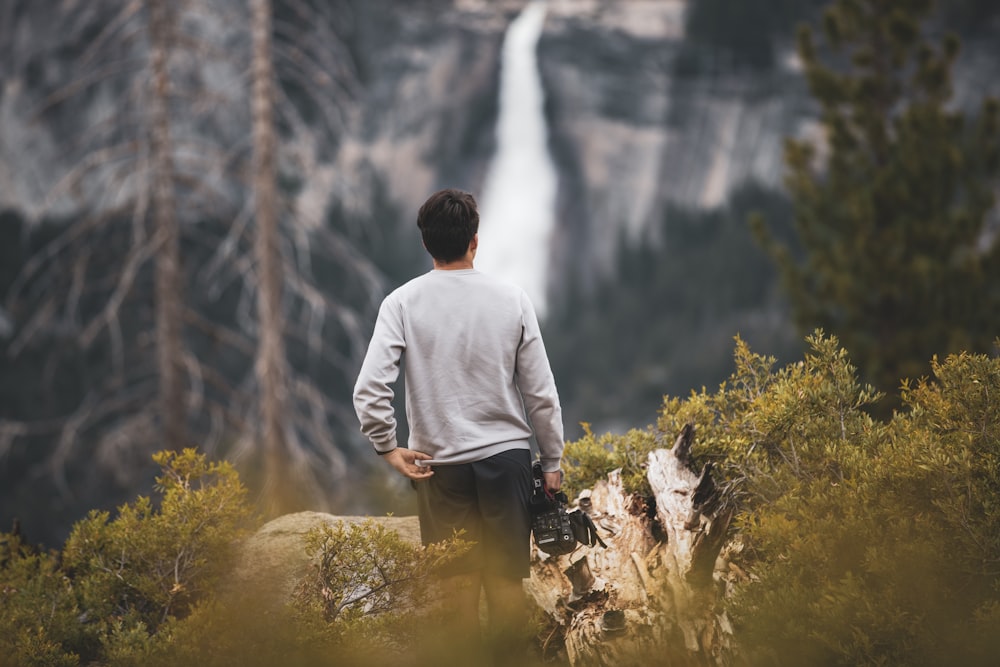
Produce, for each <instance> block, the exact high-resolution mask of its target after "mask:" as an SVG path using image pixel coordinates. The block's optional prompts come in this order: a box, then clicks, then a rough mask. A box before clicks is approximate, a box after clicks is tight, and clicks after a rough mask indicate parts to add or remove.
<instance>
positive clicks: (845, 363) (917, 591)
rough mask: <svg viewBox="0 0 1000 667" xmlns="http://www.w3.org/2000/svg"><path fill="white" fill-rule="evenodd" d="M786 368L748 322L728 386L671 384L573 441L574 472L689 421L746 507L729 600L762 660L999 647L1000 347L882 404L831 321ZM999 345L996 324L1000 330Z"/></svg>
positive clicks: (658, 440) (832, 660) (747, 646)
mask: <svg viewBox="0 0 1000 667" xmlns="http://www.w3.org/2000/svg"><path fill="white" fill-rule="evenodd" d="M807 342H808V344H809V347H810V350H809V352H808V353H807V354H806V355H805V358H804V359H803V360H802V361H800V362H797V363H794V364H790V365H788V366H786V367H784V368H779V369H776V368H774V359H771V358H767V357H763V356H760V355H757V354H754V353H752V352H751V351H750V350H749V348H748V347H747V346H746V345H745V344H744V343H743V342H742V341H740V340H739V339H737V343H736V353H735V370H734V372H733V374H732V375H731V376H730V378H729V379H728V380H727V381H726V382H724V383H723V384H722V385H721V386H720V387H719V388H718V390H716V391H714V392H708V391H706V390H702V391H701V392H694V393H692V394H691V395H690V396H689V397H688V398H686V399H677V398H668V399H666V400H665V401H664V404H663V408H662V410H661V412H660V415H659V418H658V420H657V424H656V426H655V427H654V428H652V429H650V430H648V431H645V432H632V433H630V434H626V435H624V436H615V435H604V436H601V437H595V436H594V435H593V434H592V433H591V432H590V431H589V430H588V431H587V432H586V435H585V437H584V438H583V439H581V440H579V441H577V442H575V443H570V444H569V445H568V446H567V450H566V451H567V458H568V465H567V466H566V469H567V485H568V486H571V487H572V488H575V489H578V488H582V487H583V486H587V485H591V484H592V483H593V482H594V481H595V480H596V479H599V478H600V477H602V476H603V475H605V474H606V473H607V472H608V471H609V470H611V469H614V468H622V470H623V476H626V477H630V478H631V479H632V480H633V481H632V482H631V483H630V484H629V485H628V488H629V490H631V491H633V492H639V493H646V491H645V490H644V489H643V487H642V484H641V481H640V479H639V475H640V474H641V473H642V462H643V457H644V456H645V454H646V452H648V450H649V449H650V448H652V447H670V446H671V445H672V444H673V438H674V437H676V435H677V434H678V433H679V432H680V430H681V428H682V427H683V426H684V425H685V424H687V423H692V424H694V425H695V427H696V437H695V443H694V447H693V449H692V455H693V458H694V465H695V467H696V468H700V466H701V465H703V464H704V463H706V462H708V461H714V462H715V463H716V468H715V469H716V471H717V474H718V476H719V478H718V480H717V481H718V488H719V489H720V490H721V492H722V494H723V498H722V501H723V503H726V504H728V505H729V506H730V507H731V508H733V509H735V510H736V516H735V521H734V522H733V524H732V530H733V531H735V532H737V533H738V537H739V543H740V545H741V547H742V548H741V549H740V550H739V552H738V553H735V554H732V557H733V558H734V559H737V562H738V563H739V565H741V567H742V568H743V569H744V570H745V571H747V572H748V573H749V575H750V577H749V579H748V580H746V581H743V582H741V583H739V584H736V585H734V587H733V588H732V589H730V591H729V595H728V598H727V601H726V604H727V609H728V611H729V613H730V615H731V617H732V619H733V621H734V627H735V632H736V634H735V640H736V642H737V644H738V646H739V651H740V652H741V654H742V655H741V659H745V660H747V661H749V662H750V664H761V665H805V664H808V665H825V664H830V665H833V664H837V665H878V664H885V665H895V664H906V665H943V664H973V665H978V664H991V662H992V661H994V660H995V656H996V655H998V654H1000V635H998V633H997V628H998V627H1000V624H998V621H1000V359H997V358H995V357H988V356H986V355H972V354H959V355H953V356H950V357H948V358H947V359H946V360H945V361H944V362H939V361H938V360H934V362H933V363H932V369H933V373H934V376H933V378H931V379H924V380H922V381H919V382H917V383H912V384H911V383H904V385H903V388H902V399H903V404H904V406H905V407H904V409H903V410H901V411H899V412H897V413H896V414H894V415H893V416H892V417H891V418H890V419H888V420H886V421H881V420H876V419H873V418H872V417H871V415H870V414H869V409H871V407H872V406H873V405H874V404H875V403H876V402H877V401H878V400H879V398H880V396H879V394H878V393H877V392H875V391H874V390H873V389H872V388H871V387H870V386H865V385H862V384H861V383H859V382H858V380H857V372H856V369H855V368H854V366H853V365H852V364H851V363H850V361H849V359H848V357H847V354H846V352H845V351H844V350H843V349H841V348H840V346H839V343H838V341H837V339H836V338H833V337H828V336H824V335H823V334H822V332H817V333H816V334H814V335H813V336H810V337H809V338H808V339H807ZM998 346H1000V341H998Z"/></svg>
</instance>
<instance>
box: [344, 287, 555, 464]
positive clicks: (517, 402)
mask: <svg viewBox="0 0 1000 667" xmlns="http://www.w3.org/2000/svg"><path fill="white" fill-rule="evenodd" d="M379 350H384V351H386V352H384V353H382V354H379V353H378V351H379ZM404 351H405V357H404V359H405V373H406V403H407V421H408V423H409V427H410V443H409V446H410V448H411V449H414V450H417V451H421V452H425V453H427V454H430V455H431V456H432V457H433V458H434V459H438V460H443V461H447V462H449V463H459V462H465V461H473V460H481V459H483V458H487V457H489V456H492V455H493V454H495V453H497V452H500V451H504V450H505V449H510V448H512V447H517V448H526V447H527V442H528V438H530V437H531V435H532V426H534V428H535V432H536V435H537V436H538V440H539V445H540V447H541V448H542V452H543V458H546V457H545V454H546V453H548V452H549V451H552V450H553V449H554V448H555V447H559V448H561V446H562V421H561V414H560V412H559V404H558V397H557V395H556V390H555V385H554V382H553V380H552V374H551V371H550V369H549V365H548V361H547V359H546V356H545V350H544V346H543V345H542V340H541V335H540V332H539V329H538V322H537V319H536V317H535V314H534V310H533V309H532V307H531V304H530V302H529V301H528V299H527V297H526V296H525V294H524V292H523V290H521V289H520V288H519V287H516V286H514V285H511V284H508V283H505V282H502V281H499V280H496V279H494V278H492V277H490V276H488V275H485V274H483V273H480V272H478V271H476V270H474V269H466V270H450V271H440V270H435V271H431V272H429V273H426V274H424V275H422V276H419V277H418V278H415V279H413V280H411V281H410V282H409V283H407V284H405V285H403V286H402V287H400V288H399V289H397V290H396V291H394V292H393V293H392V294H390V295H389V296H388V297H386V299H385V301H384V302H383V304H382V308H381V309H380V312H379V318H378V322H377V323H376V328H375V334H374V335H373V339H372V345H371V347H370V350H369V355H368V357H367V358H366V360H365V365H364V367H363V368H362V372H361V375H360V376H359V379H358V385H357V386H356V388H355V400H356V402H357V401H360V402H361V403H360V405H362V406H364V407H365V408H366V409H364V410H360V411H359V414H371V413H372V412H373V410H372V408H373V407H374V406H375V405H377V404H378V403H382V404H384V403H385V398H386V396H385V393H384V389H383V387H384V386H385V385H387V384H390V383H391V382H392V381H394V380H395V379H396V377H395V373H397V372H398V367H393V361H394V359H398V356H399V353H401V352H404ZM390 397H391V395H390ZM522 398H523V404H522ZM525 409H527V411H528V415H529V416H530V417H531V421H530V423H529V421H528V420H527V419H526V418H525ZM375 412H378V411H377V410H375ZM386 417H387V416H386V415H384V414H377V415H376V416H375V418H373V419H369V420H368V423H366V421H365V420H364V419H363V420H362V430H363V431H364V432H365V433H366V434H367V435H369V437H370V438H372V441H373V442H375V443H376V448H377V449H381V447H379V445H380V444H382V442H384V446H385V448H386V449H388V448H390V447H391V446H394V444H393V445H390V443H389V442H388V441H384V440H382V441H380V436H382V437H383V438H385V437H387V436H389V435H390V433H389V432H390V431H391V432H392V438H393V443H394V437H395V436H394V433H395V422H394V421H392V422H391V423H389V421H388V419H391V414H390V415H388V419H386ZM550 443H551V444H550Z"/></svg>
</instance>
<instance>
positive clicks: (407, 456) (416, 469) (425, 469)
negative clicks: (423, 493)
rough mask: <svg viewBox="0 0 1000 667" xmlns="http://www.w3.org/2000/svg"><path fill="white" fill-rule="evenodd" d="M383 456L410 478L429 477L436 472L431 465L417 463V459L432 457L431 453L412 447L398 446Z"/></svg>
mask: <svg viewBox="0 0 1000 667" xmlns="http://www.w3.org/2000/svg"><path fill="white" fill-rule="evenodd" d="M382 458H384V459H385V460H386V461H388V462H389V465H391V466H392V467H393V468H395V469H396V470H398V471H399V472H401V473H402V474H403V475H405V476H406V477H409V478H410V479H427V478H428V477H430V476H431V475H433V474H434V471H433V470H431V467H430V466H418V465H417V463H416V462H417V460H425V459H429V458H431V455H430V454H424V453H423V452H415V451H413V450H412V449H406V448H405V447H397V448H396V449H394V450H392V451H391V452H389V453H388V454H386V455H385V456H383V457H382Z"/></svg>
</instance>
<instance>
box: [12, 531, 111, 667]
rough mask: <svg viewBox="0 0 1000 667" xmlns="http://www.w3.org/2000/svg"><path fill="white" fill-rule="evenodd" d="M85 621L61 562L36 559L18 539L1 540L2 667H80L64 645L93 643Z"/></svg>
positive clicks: (45, 556)
mask: <svg viewBox="0 0 1000 667" xmlns="http://www.w3.org/2000/svg"><path fill="white" fill-rule="evenodd" d="M79 615H80V608H79V606H78V605H77V603H76V597H75V595H74V593H73V587H72V585H71V583H70V581H69V579H68V578H67V577H66V575H65V574H63V573H62V572H61V571H60V569H59V565H58V559H57V557H56V556H55V555H54V554H51V553H36V552H35V551H34V550H32V549H30V548H29V547H27V546H25V545H24V544H22V543H21V541H20V539H19V538H18V537H16V536H14V535H0V665H7V664H11V665H32V666H38V667H43V666H44V667H63V666H70V665H76V664H77V662H78V660H79V657H78V656H77V655H76V654H74V653H73V652H72V651H70V650H67V649H66V648H64V647H63V645H62V643H63V642H64V641H65V642H66V643H67V644H70V645H75V646H81V645H86V644H88V643H91V642H92V639H91V638H90V637H88V636H87V634H88V633H87V631H86V629H85V628H84V627H83V626H81V624H80V623H79V622H78V620H77V618H78V617H79Z"/></svg>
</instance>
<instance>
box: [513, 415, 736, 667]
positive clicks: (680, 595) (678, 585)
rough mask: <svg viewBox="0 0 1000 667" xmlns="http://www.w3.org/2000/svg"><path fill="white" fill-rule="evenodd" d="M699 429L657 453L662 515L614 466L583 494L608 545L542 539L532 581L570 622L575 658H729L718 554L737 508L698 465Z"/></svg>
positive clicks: (553, 613)
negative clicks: (731, 509)
mask: <svg viewBox="0 0 1000 667" xmlns="http://www.w3.org/2000/svg"><path fill="white" fill-rule="evenodd" d="M693 434H694V429H693V428H692V427H690V426H688V427H685V429H684V431H683V432H682V433H681V434H680V436H679V437H678V439H677V442H676V444H675V445H674V447H673V448H672V449H659V450H656V451H654V452H652V453H651V454H650V455H649V458H648V461H647V466H648V468H647V479H648V480H649V483H650V486H651V487H652V489H653V494H654V495H653V498H652V500H651V502H653V503H655V518H654V517H653V516H652V513H651V511H650V510H651V509H653V508H651V507H650V506H649V504H648V503H649V502H650V501H648V500H646V499H643V498H640V497H638V496H632V495H627V494H626V493H625V491H624V489H623V487H622V482H621V471H619V470H615V471H612V472H611V473H610V474H609V475H608V477H607V481H601V482H599V483H598V484H596V485H595V486H594V488H593V489H590V490H587V491H584V492H583V493H581V495H580V497H579V498H578V499H577V500H576V504H577V505H578V506H579V507H580V508H586V509H587V512H588V514H590V516H591V518H592V519H593V521H594V523H595V524H596V525H597V527H598V531H599V534H600V536H601V537H602V539H604V541H605V542H606V543H607V545H608V547H607V549H601V548H600V547H594V548H589V549H588V548H587V547H580V548H579V549H577V550H576V551H575V552H574V553H572V554H569V555H567V556H560V557H550V556H546V555H545V554H543V553H541V552H540V551H538V550H537V549H534V547H533V562H532V568H531V577H530V579H529V580H528V582H527V583H526V590H527V592H528V594H529V596H530V597H531V598H533V599H534V601H535V603H536V604H537V605H538V606H539V607H540V608H541V609H542V610H543V611H544V612H545V613H546V614H547V615H548V616H549V618H550V620H551V621H552V623H553V624H554V625H555V626H557V629H558V630H561V631H562V633H563V638H564V645H565V648H566V657H567V658H568V660H569V662H570V664H571V665H574V666H576V665H609V666H610V665H615V666H616V667H622V666H628V665H636V666H637V667H638V666H640V665H641V666H642V667H647V666H649V665H670V666H674V665H711V666H716V665H726V664H728V659H729V658H728V656H729V653H728V646H729V636H730V634H731V628H730V626H729V621H728V618H727V617H726V614H725V612H724V611H723V610H721V606H720V602H721V599H722V593H723V588H722V586H720V584H723V585H724V583H725V574H724V572H723V570H724V569H725V568H724V566H723V565H722V562H721V559H719V558H718V556H719V553H720V551H721V549H722V547H723V545H724V542H725V537H726V533H727V530H728V526H729V521H730V518H731V515H730V514H729V513H728V512H725V511H722V512H718V511H717V507H718V502H717V501H718V498H717V493H716V491H715V490H714V486H713V485H712V484H711V469H710V467H706V469H705V470H703V471H702V474H700V475H698V474H695V472H694V471H693V470H692V469H691V467H690V466H691V462H690V458H689V455H688V453H689V450H690V445H691V440H692V438H693ZM584 561H585V562H584ZM717 562H718V565H717ZM587 569H589V571H590V574H591V576H592V578H591V577H588V576H587V575H586V572H585V571H586V570H587Z"/></svg>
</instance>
